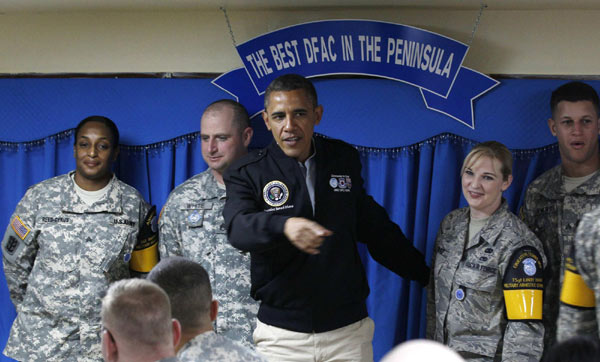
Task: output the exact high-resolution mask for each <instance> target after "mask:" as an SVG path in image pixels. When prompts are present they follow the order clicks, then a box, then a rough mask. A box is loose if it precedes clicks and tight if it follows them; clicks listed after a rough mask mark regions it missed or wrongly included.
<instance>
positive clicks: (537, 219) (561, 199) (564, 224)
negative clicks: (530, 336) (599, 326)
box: [520, 165, 600, 348]
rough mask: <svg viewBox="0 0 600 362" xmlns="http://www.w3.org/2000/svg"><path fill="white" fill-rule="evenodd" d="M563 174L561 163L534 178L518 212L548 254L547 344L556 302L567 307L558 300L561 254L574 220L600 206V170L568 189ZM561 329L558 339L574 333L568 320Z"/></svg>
mask: <svg viewBox="0 0 600 362" xmlns="http://www.w3.org/2000/svg"><path fill="white" fill-rule="evenodd" d="M563 176H564V174H563V171H562V167H561V165H558V166H556V167H554V168H552V169H550V170H548V171H546V172H545V173H543V174H542V175H541V176H539V177H538V178H537V179H535V180H534V181H533V182H532V183H531V184H530V185H529V187H528V188H527V193H526V194H525V201H524V202H523V206H522V208H521V212H520V214H521V219H523V221H524V222H525V224H527V226H529V228H530V229H531V231H533V232H534V233H535V234H536V235H537V237H538V238H539V239H540V241H541V242H542V244H543V245H544V253H545V254H546V257H547V258H548V265H547V267H546V271H545V278H544V281H545V292H544V326H545V329H546V336H545V338H544V342H545V346H546V348H548V347H550V346H551V345H553V344H554V342H555V340H556V333H557V320H558V310H559V306H560V308H561V309H562V308H564V307H566V306H564V307H563V306H562V305H560V302H559V296H560V285H561V278H562V276H563V273H564V262H565V257H564V256H565V255H569V253H570V248H572V245H573V242H574V239H575V232H576V229H577V224H578V223H579V220H581V217H582V216H583V214H585V213H586V212H589V211H591V210H593V209H595V208H596V207H598V206H600V172H598V173H597V174H596V175H594V176H593V177H592V178H590V179H589V180H587V181H586V182H584V183H583V184H581V185H579V186H578V187H577V188H575V189H574V190H572V191H571V192H570V193H567V192H566V191H565V188H564V182H563ZM567 308H570V307H567ZM565 312H566V311H565ZM589 313H590V312H589V311H588V314H589ZM591 313H592V314H593V312H591ZM575 325H576V324H573V325H572V326H575ZM560 329H561V330H562V332H560V333H561V334H563V333H564V335H562V336H561V339H565V338H567V337H568V336H569V335H572V334H573V332H571V331H570V329H571V326H569V324H568V323H567V325H563V328H560Z"/></svg>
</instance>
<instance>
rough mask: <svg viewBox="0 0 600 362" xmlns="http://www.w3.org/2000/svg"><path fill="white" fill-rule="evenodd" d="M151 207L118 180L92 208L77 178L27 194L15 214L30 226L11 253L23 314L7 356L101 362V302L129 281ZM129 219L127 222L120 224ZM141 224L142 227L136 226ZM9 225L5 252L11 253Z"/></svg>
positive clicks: (15, 294)
mask: <svg viewBox="0 0 600 362" xmlns="http://www.w3.org/2000/svg"><path fill="white" fill-rule="evenodd" d="M148 209H149V206H148V205H147V204H146V202H145V201H144V199H143V198H142V196H141V195H140V194H139V192H138V191H137V190H135V189H134V188H133V187H131V186H129V185H127V184H125V183H123V182H121V181H119V180H118V179H117V178H116V177H113V178H112V180H111V181H110V184H109V190H108V193H107V195H106V197H105V198H103V199H102V200H100V201H98V202H96V203H94V204H92V205H91V206H88V205H87V204H85V203H84V202H83V201H81V199H80V198H79V196H77V194H76V193H75V189H74V184H73V180H72V179H71V177H70V175H62V176H57V177H54V178H51V179H49V180H46V181H43V182H41V183H39V184H37V185H34V186H32V187H30V188H29V190H27V192H26V193H25V196H24V197H23V199H21V201H20V202H19V204H18V205H17V208H16V209H15V212H14V214H13V216H12V217H11V223H13V221H14V220H15V218H16V217H17V216H18V217H19V218H20V219H21V220H22V222H23V224H24V225H26V226H27V227H28V228H30V229H31V232H30V233H29V234H28V235H27V236H26V237H25V239H24V240H23V242H22V243H20V244H19V245H20V246H22V247H21V248H20V249H19V248H18V247H16V248H14V249H15V250H14V252H13V253H12V254H11V255H4V273H5V275H6V282H7V285H8V288H9V291H10V296H11V299H12V301H13V303H14V304H15V307H16V309H17V312H18V314H17V318H16V319H15V321H14V323H13V326H12V328H11V331H10V337H9V339H8V342H7V344H6V349H5V350H4V353H5V354H6V355H7V356H9V357H12V358H14V359H17V360H21V361H101V360H102V355H101V353H100V301H101V299H102V296H104V293H105V291H106V288H107V287H108V285H109V283H111V282H113V281H116V280H119V279H123V278H128V277H129V275H130V274H129V263H128V262H127V261H128V255H130V253H131V251H132V250H133V248H134V246H135V243H136V240H137V234H138V226H139V225H140V223H141V221H142V220H143V217H144V216H145V215H146V212H147V211H148ZM117 219H119V220H126V221H128V223H123V224H120V223H118V222H116V221H115V220H117ZM133 223H135V226H134V225H132V224H133ZM13 233H15V231H14V229H13V228H12V227H11V225H9V226H8V228H7V231H6V234H5V237H4V241H3V243H2V250H3V253H5V252H6V251H7V250H8V251H9V252H10V245H8V244H7V242H10V240H11V236H13V238H14V235H12V234H13Z"/></svg>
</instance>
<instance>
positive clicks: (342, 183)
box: [329, 175, 352, 192]
mask: <svg viewBox="0 0 600 362" xmlns="http://www.w3.org/2000/svg"><path fill="white" fill-rule="evenodd" d="M329 186H331V188H333V191H335V192H350V189H351V188H352V179H351V178H350V176H348V175H331V176H330V178H329Z"/></svg>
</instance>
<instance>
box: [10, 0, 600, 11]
mask: <svg viewBox="0 0 600 362" xmlns="http://www.w3.org/2000/svg"><path fill="white" fill-rule="evenodd" d="M484 2H485V3H486V4H487V5H488V9H490V10H491V9H495V10H541V9H600V1H598V0H487V1H484ZM480 4H481V2H480V1H479V0H297V1H289V0H0V13H14V12H64V11H162V10H207V9H218V8H219V7H220V6H225V7H227V8H228V9H269V8H271V9H274V8H278V9H292V8H320V7H374V6H393V7H407V8H409V7H410V8H447V9H479V7H480Z"/></svg>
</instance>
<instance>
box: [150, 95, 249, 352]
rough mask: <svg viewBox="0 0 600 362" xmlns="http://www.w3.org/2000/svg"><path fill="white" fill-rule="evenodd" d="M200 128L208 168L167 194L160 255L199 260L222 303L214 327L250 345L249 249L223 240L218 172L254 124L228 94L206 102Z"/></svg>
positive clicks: (240, 151) (241, 150)
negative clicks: (236, 247) (238, 247)
mask: <svg viewBox="0 0 600 362" xmlns="http://www.w3.org/2000/svg"><path fill="white" fill-rule="evenodd" d="M200 128H201V130H200V137H201V139H202V157H203V158H204V160H205V161H206V163H207V165H208V166H209V168H208V169H207V170H206V171H204V172H202V173H200V174H198V175H195V176H193V177H192V178H190V179H189V180H187V181H186V182H184V183H183V184H181V185H179V186H178V187H177V188H176V189H175V190H173V192H171V194H170V195H169V198H168V199H167V202H166V204H165V206H164V208H163V210H162V212H161V216H160V220H159V250H160V255H161V257H167V256H172V255H176V256H183V257H186V258H189V259H191V260H194V261H197V262H199V263H201V264H202V265H203V266H204V267H205V268H206V270H207V271H208V274H209V276H210V280H211V284H212V285H213V287H214V291H215V297H216V298H217V300H219V303H220V305H221V309H220V313H219V316H218V318H217V320H216V322H215V327H216V331H217V333H219V334H223V335H226V336H227V337H229V338H231V339H233V340H235V341H239V342H242V343H244V344H246V345H248V346H253V342H252V331H253V330H254V320H255V318H256V313H257V311H258V303H257V302H256V301H255V300H253V299H252V297H251V296H250V255H249V254H247V253H241V252H240V251H239V250H237V249H235V248H233V247H232V246H231V245H230V244H229V243H228V242H227V230H225V227H224V221H223V207H224V205H225V185H224V183H223V176H222V175H223V172H224V171H225V169H226V168H227V167H228V166H229V164H231V162H233V161H234V160H236V159H237V158H239V157H241V156H242V155H244V154H246V153H247V147H248V144H249V143H250V139H251V138H252V128H250V125H249V119H248V113H247V112H246V109H245V108H244V107H243V106H242V105H241V104H239V103H237V102H234V101H231V100H228V99H227V100H220V101H216V102H214V103H212V104H211V105H209V106H208V107H207V108H206V110H205V111H204V114H203V115H202V119H201V125H200Z"/></svg>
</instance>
